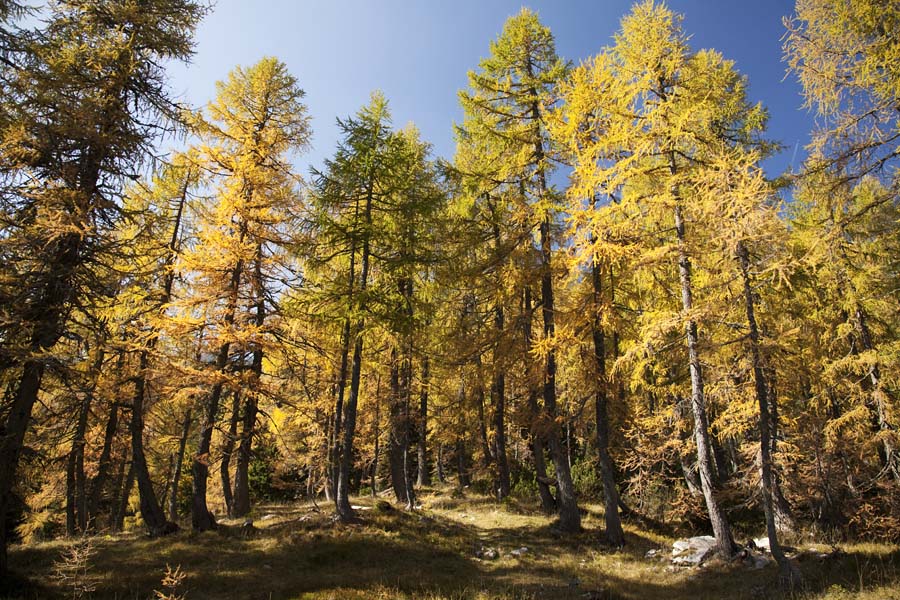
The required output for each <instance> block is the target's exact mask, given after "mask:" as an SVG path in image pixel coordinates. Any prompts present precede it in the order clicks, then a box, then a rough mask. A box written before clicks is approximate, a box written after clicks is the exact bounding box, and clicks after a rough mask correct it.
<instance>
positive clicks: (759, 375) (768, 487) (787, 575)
mask: <svg viewBox="0 0 900 600" xmlns="http://www.w3.org/2000/svg"><path fill="white" fill-rule="evenodd" d="M737 255H738V256H737V257H738V261H739V263H740V267H741V277H742V279H743V284H744V305H745V307H746V310H747V327H748V329H749V330H750V336H749V339H750V361H751V364H752V365H753V382H754V387H755V389H756V399H757V402H758V403H759V455H760V474H761V477H760V485H761V487H762V500H763V511H764V512H765V515H766V533H767V534H768V536H769V551H770V552H771V554H772V557H774V558H775V561H776V562H777V563H778V567H779V570H780V572H781V580H782V583H783V584H785V585H786V586H788V587H793V585H794V584H795V583H799V577H800V573H799V571H797V570H796V569H795V568H794V567H793V566H792V565H791V563H790V562H789V561H788V559H787V557H786V556H785V555H784V551H783V550H782V549H781V544H779V543H778V530H777V528H776V527H775V510H774V507H773V501H772V496H773V494H772V456H771V454H770V451H771V446H770V443H771V442H770V439H769V436H770V435H771V433H772V430H771V428H770V425H769V416H770V415H769V399H768V386H767V385H766V380H765V376H764V373H763V364H762V360H763V359H762V356H761V354H760V349H759V346H760V336H759V329H758V327H757V324H756V306H755V304H756V303H755V301H754V298H753V288H752V286H751V282H750V254H749V252H748V251H747V247H746V246H745V245H744V244H743V243H738V246H737Z"/></svg>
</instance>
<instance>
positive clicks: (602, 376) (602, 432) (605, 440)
mask: <svg viewBox="0 0 900 600" xmlns="http://www.w3.org/2000/svg"><path fill="white" fill-rule="evenodd" d="M591 281H592V285H593V295H594V298H593V299H594V306H593V308H594V311H595V315H594V318H593V320H592V322H591V328H592V334H593V335H592V337H593V341H594V364H595V366H596V368H597V391H596V392H595V394H594V408H595V415H596V425H597V458H598V461H599V463H600V477H601V479H602V480H603V497H604V500H605V506H606V510H605V519H606V539H607V541H608V542H609V543H610V544H612V545H613V546H616V547H620V546H624V545H625V533H624V532H623V531H622V522H621V520H620V519H619V491H618V490H617V489H616V476H615V466H614V465H613V461H612V457H611V456H610V455H609V414H608V412H607V394H608V391H609V378H608V376H607V374H606V348H605V344H604V336H603V328H602V326H601V321H600V307H601V306H602V300H603V297H602V294H603V289H602V285H601V283H602V282H601V279H600V265H599V264H598V263H597V261H594V263H593V265H592V267H591Z"/></svg>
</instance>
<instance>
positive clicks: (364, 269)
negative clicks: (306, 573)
mask: <svg viewBox="0 0 900 600" xmlns="http://www.w3.org/2000/svg"><path fill="white" fill-rule="evenodd" d="M373 201H374V190H373V188H372V182H371V181H370V182H369V186H368V188H367V189H366V201H365V207H364V210H363V222H364V225H365V227H366V231H369V230H370V229H371V227H372V203H373ZM369 244H370V239H369V236H368V235H366V236H364V238H363V244H362V257H361V265H360V276H359V295H360V296H362V297H363V298H365V294H366V291H367V288H368V279H369V251H370V247H369ZM355 304H356V305H357V306H356V308H357V311H358V314H359V315H362V314H363V312H364V310H365V305H364V302H360V301H357V302H355ZM364 324H365V323H364V321H363V317H362V316H359V317H358V318H357V321H356V326H355V327H352V328H351V333H352V335H353V336H355V342H354V345H353V363H352V367H351V370H350V396H349V397H348V398H347V406H346V407H345V408H344V417H343V423H344V424H343V431H342V432H341V435H342V441H341V452H340V454H341V456H340V464H339V469H338V482H337V495H336V499H335V500H336V505H337V512H338V516H339V517H340V518H341V520H343V521H349V520H351V519H353V517H354V512H353V508H352V507H351V506H350V471H351V470H352V469H353V436H354V435H355V434H356V410H357V404H358V403H359V382H360V374H361V371H362V358H363V357H362V352H363V338H362V333H363V326H364Z"/></svg>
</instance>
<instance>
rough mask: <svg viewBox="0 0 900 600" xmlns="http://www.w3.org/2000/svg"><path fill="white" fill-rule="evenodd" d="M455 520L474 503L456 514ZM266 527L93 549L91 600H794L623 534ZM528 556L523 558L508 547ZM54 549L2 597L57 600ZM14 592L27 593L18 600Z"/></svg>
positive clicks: (817, 566)
mask: <svg viewBox="0 0 900 600" xmlns="http://www.w3.org/2000/svg"><path fill="white" fill-rule="evenodd" d="M460 506H461V507H462V508H465V507H466V506H472V505H471V504H468V503H466V504H463V505H460ZM260 512H261V514H263V515H266V514H272V515H276V517H277V519H276V517H272V519H271V521H272V524H271V525H270V526H266V527H263V528H261V529H259V530H258V531H255V532H253V534H252V535H251V536H250V537H241V535H240V534H239V530H240V528H239V527H237V526H232V527H223V528H222V530H221V531H218V532H208V533H203V534H194V533H190V532H181V533H178V534H176V535H173V536H170V537H167V538H163V539H156V540H150V539H146V538H134V537H132V538H127V539H126V538H96V539H95V542H94V545H95V549H96V555H95V556H94V558H93V559H92V565H93V567H92V569H91V573H92V576H93V577H95V579H96V591H95V592H94V593H93V594H92V595H91V596H90V597H92V598H95V599H98V600H100V599H115V600H130V599H140V600H146V599H148V598H152V597H154V590H156V589H161V584H160V579H161V577H162V575H163V573H164V571H165V569H166V565H167V564H168V565H172V566H173V567H174V566H175V565H180V566H181V568H182V570H184V571H185V572H186V573H187V579H186V580H185V582H184V585H183V587H182V589H181V590H180V591H181V592H186V593H187V598H188V600H201V599H206V598H209V599H212V598H216V599H228V598H234V599H242V600H255V599H259V600H263V599H265V600H268V599H270V598H271V599H273V600H274V599H278V598H306V597H308V598H316V599H325V598H340V599H345V598H383V599H384V598H429V599H437V598H451V599H460V600H469V599H474V598H507V599H512V598H516V599H562V600H565V599H570V598H571V599H574V598H580V599H591V598H593V599H609V600H613V599H625V598H627V599H654V598H661V599H665V600H682V599H684V600H687V599H691V600H693V599H697V598H735V599H738V600H741V599H746V600H750V599H754V600H755V599H760V598H773V599H776V598H791V597H792V596H791V595H789V594H788V595H785V594H783V593H781V592H780V591H779V590H778V589H777V569H776V568H775V567H774V565H773V566H769V567H767V568H764V569H761V570H750V569H748V568H746V567H744V566H738V565H733V564H723V565H718V566H710V567H707V568H703V569H691V570H685V571H674V570H672V569H671V568H670V567H669V565H668V562H667V561H664V560H653V559H647V558H645V557H644V554H645V552H646V550H647V549H649V548H656V547H659V546H658V543H656V542H654V541H653V540H652V539H651V538H649V537H644V536H642V535H640V534H637V533H632V532H629V533H628V534H627V546H626V547H625V548H624V549H621V550H618V549H614V548H609V547H607V546H604V545H603V544H602V543H601V539H602V532H600V531H597V530H594V529H589V530H585V531H584V532H581V533H579V534H576V535H567V534H563V533H561V532H559V531H558V530H557V529H555V528H554V527H553V526H552V524H548V525H543V526H538V527H534V526H532V525H523V526H498V527H488V528H485V527H479V526H477V525H475V524H468V523H459V522H457V521H455V520H453V519H452V518H449V517H444V516H441V515H436V514H434V513H430V512H428V511H425V512H421V513H420V512H413V513H408V512H404V511H399V510H390V511H386V512H379V511H375V510H370V511H360V522H358V523H352V524H340V523H336V522H334V521H333V520H332V519H331V515H330V514H326V513H324V512H323V513H310V512H309V511H308V510H306V509H304V508H302V507H293V508H286V509H283V510H277V511H276V510H275V509H269V508H267V507H264V508H263V509H262V510H261V511H260ZM479 545H485V546H491V547H495V548H499V549H500V552H501V556H500V558H499V559H498V560H496V561H479V560H477V559H475V558H474V550H475V549H476V548H477V547H478V546H479ZM523 546H524V547H527V548H528V551H527V552H526V553H525V554H524V555H523V556H520V557H513V556H511V554H510V551H511V550H512V549H514V548H520V547H523ZM61 550H62V546H61V545H60V544H59V543H55V544H42V545H36V546H30V547H24V548H15V549H13V551H12V553H11V565H12V567H13V568H14V569H15V570H17V571H18V573H19V575H20V576H21V577H27V578H28V579H29V581H30V587H28V586H23V585H22V582H23V579H22V578H21V577H20V578H19V579H18V580H17V581H16V582H13V583H16V584H17V587H14V588H8V589H7V592H6V596H2V594H0V597H13V598H16V597H20V598H29V599H30V598H48V599H53V598H64V597H68V596H67V595H66V593H65V590H64V589H62V588H61V587H60V586H58V585H57V584H55V583H54V581H53V580H52V577H51V575H52V573H53V562H54V560H56V559H57V557H58V556H59V554H60V551H61ZM799 565H800V567H801V569H802V571H803V573H804V576H805V578H806V581H807V584H808V588H807V591H808V592H809V593H813V594H815V593H821V592H822V591H824V590H826V589H828V588H829V587H830V586H831V585H834V584H838V585H842V586H844V587H845V588H846V589H849V590H855V589H858V588H859V586H860V582H862V585H863V586H873V585H886V586H889V585H894V584H896V583H898V582H900V550H895V551H893V552H885V553H881V554H879V553H878V552H875V551H872V552H864V551H858V552H850V553H848V554H841V555H836V556H829V557H827V558H820V557H818V556H817V555H814V554H810V555H804V556H803V557H801V560H799ZM10 589H19V590H26V591H24V592H22V593H19V594H18V595H17V594H13V593H11V592H10V591H9V590H10Z"/></svg>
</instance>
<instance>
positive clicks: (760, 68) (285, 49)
mask: <svg viewBox="0 0 900 600" xmlns="http://www.w3.org/2000/svg"><path fill="white" fill-rule="evenodd" d="M523 5H524V6H528V7H529V8H531V9H533V10H536V11H537V12H538V13H539V15H540V18H541V20H542V22H543V23H544V24H545V25H548V26H549V27H550V29H551V30H552V31H553V33H554V35H555V37H556V43H557V51H558V53H559V54H560V56H562V57H564V58H566V59H569V60H572V61H573V62H575V63H578V62H580V61H581V60H582V59H584V58H587V57H589V56H591V55H593V54H596V53H597V52H598V51H599V50H600V49H601V48H602V47H603V46H605V45H607V44H609V43H610V42H611V36H612V34H613V33H614V32H615V31H616V30H617V29H618V27H619V21H620V20H621V18H622V16H623V15H625V14H626V13H627V12H628V11H629V9H630V7H631V5H632V2H630V1H624V0H591V1H588V0H557V1H556V2H552V1H546V2H544V1H533V2H527V3H523V2H522V1H521V0H518V1H507V0H480V1H479V0H455V1H449V0H444V1H439V0H427V1H426V0H418V1H412V0H406V1H402V0H331V1H328V0H257V1H251V0H218V2H217V4H216V6H215V7H214V9H213V12H212V13H211V14H210V15H209V16H208V17H207V18H206V20H205V21H204V22H203V24H202V25H201V26H200V29H199V31H198V34H197V46H196V55H195V56H194V59H193V62H192V64H190V65H188V66H183V65H173V66H172V67H171V69H170V74H171V76H172V87H173V91H174V92H175V93H176V94H178V95H179V96H180V97H181V98H182V99H183V100H186V101H188V102H190V103H191V104H194V105H199V104H203V103H205V102H207V101H208V100H209V99H210V98H211V97H212V95H213V94H214V93H215V87H214V85H215V82H216V81H217V80H220V79H223V78H224V77H225V75H226V74H227V73H228V71H230V70H231V69H232V68H234V66H235V65H239V64H240V65H250V64H252V63H254V62H256V61H257V60H259V59H260V58H261V57H262V56H266V55H271V56H276V57H278V58H279V59H281V60H282V61H284V62H285V63H286V64H287V65H288V68H289V69H290V71H291V73H293V74H294V76H295V77H297V79H298V80H299V82H300V85H301V87H302V88H303V89H304V90H305V91H306V99H305V100H306V103H307V105H308V107H309V112H310V115H311V116H312V118H313V123H312V126H313V149H312V150H311V151H310V152H308V153H306V154H305V155H303V156H300V157H298V158H297V160H296V164H297V165H298V167H299V168H300V169H301V172H302V173H303V174H304V175H306V174H307V173H308V167H309V165H321V163H322V160H323V159H324V158H326V157H328V156H330V155H331V154H332V153H333V151H334V148H335V144H336V143H337V139H338V131H337V128H336V127H335V124H334V121H335V117H344V116H347V115H349V114H353V113H355V112H356V111H357V110H358V109H359V107H360V106H361V105H363V104H364V103H366V102H367V101H368V98H369V94H370V93H371V91H372V90H374V89H381V90H382V91H383V92H384V93H385V95H386V96H387V98H388V100H389V101H390V106H391V110H392V113H393V116H394V123H395V125H396V126H397V127H401V126H403V125H404V124H406V123H407V122H409V121H412V122H414V123H415V124H416V125H417V126H418V127H419V129H420V130H421V131H422V135H423V137H424V138H425V139H426V140H428V141H429V142H431V143H432V144H433V145H434V150H435V154H437V155H439V156H445V157H448V158H449V157H452V155H453V150H454V144H453V137H452V123H453V122H454V121H459V120H461V112H460V109H459V105H458V103H457V91H458V90H459V89H461V88H463V87H465V86H466V72H467V71H468V70H469V69H474V68H476V67H477V65H478V61H479V59H480V58H482V57H484V56H485V55H486V54H487V53H488V43H489V42H490V40H493V39H495V38H496V37H497V35H498V34H499V33H500V31H501V29H502V27H503V22H504V21H505V20H506V18H507V17H508V16H510V15H513V14H515V13H517V12H518V11H519V10H520V9H521V7H522V6H523ZM668 5H669V6H670V7H671V8H672V9H673V10H675V11H677V12H679V13H681V14H683V15H684V18H685V20H684V28H685V31H686V32H687V33H688V34H690V35H691V36H692V40H691V44H692V46H693V47H694V48H698V49H699V48H715V49H717V50H719V51H720V52H722V54H723V55H724V56H725V57H726V58H729V59H732V60H734V61H735V62H736V64H737V68H738V70H740V71H741V72H742V73H744V74H745V75H747V76H748V77H749V79H750V96H751V98H752V99H753V100H754V101H762V102H763V103H764V104H765V105H766V106H767V107H768V109H769V111H770V114H771V120H770V124H769V137H770V138H772V139H776V140H778V141H780V142H782V143H783V144H784V145H785V147H786V148H785V150H784V152H782V153H781V154H780V155H779V156H777V157H775V158H773V159H770V160H769V161H768V163H767V164H766V167H767V170H768V171H769V173H770V175H775V174H777V173H778V172H780V171H782V170H784V169H785V168H787V167H788V166H789V165H790V164H791V163H792V160H793V164H794V166H795V167H799V161H800V160H801V159H802V157H803V146H804V145H805V144H806V143H807V141H808V136H809V131H810V129H811V127H812V116H811V115H810V114H809V113H808V112H807V111H806V110H803V109H801V107H800V106H801V103H802V98H801V96H800V88H799V86H798V85H797V83H796V80H795V78H794V77H793V76H788V77H787V78H785V67H786V65H785V63H784V62H783V61H782V50H781V37H782V35H783V34H784V27H783V25H782V23H781V19H782V17H783V16H784V15H788V14H790V13H791V12H792V10H793V2H789V1H786V0H755V1H752V2H746V1H743V0H671V1H670V2H668ZM797 146H799V151H797V152H796V154H795V147H797Z"/></svg>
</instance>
